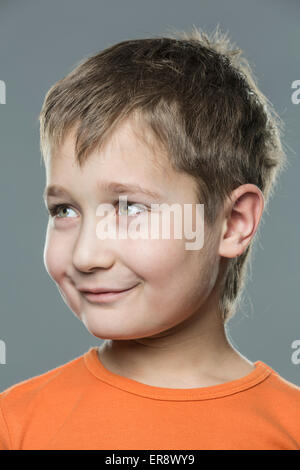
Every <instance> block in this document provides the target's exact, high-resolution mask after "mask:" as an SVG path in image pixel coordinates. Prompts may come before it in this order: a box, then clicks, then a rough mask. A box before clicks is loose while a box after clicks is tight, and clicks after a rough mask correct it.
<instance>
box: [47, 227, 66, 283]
mask: <svg viewBox="0 0 300 470" xmlns="http://www.w3.org/2000/svg"><path fill="white" fill-rule="evenodd" d="M67 257H68V250H67V249H66V246H65V244H64V243H62V241H61V240H60V239H59V237H55V235H54V233H53V232H50V231H48V232H47V235H46V241H45V246H44V255H43V258H44V265H45V268H46V270H47V272H48V274H49V276H50V277H51V278H52V279H53V280H54V281H56V282H58V281H59V280H60V278H61V277H62V275H63V274H64V272H65V269H66V267H67V263H68V259H67Z"/></svg>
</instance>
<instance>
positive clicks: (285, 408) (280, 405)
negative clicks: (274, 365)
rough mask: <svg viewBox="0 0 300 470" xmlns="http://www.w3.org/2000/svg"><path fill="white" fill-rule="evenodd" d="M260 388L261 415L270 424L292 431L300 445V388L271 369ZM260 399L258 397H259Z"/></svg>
mask: <svg viewBox="0 0 300 470" xmlns="http://www.w3.org/2000/svg"><path fill="white" fill-rule="evenodd" d="M266 367H268V368H269V370H271V373H270V375H269V376H268V377H267V378H266V380H265V381H264V382H262V384H261V385H262V387H261V388H260V392H259V393H260V400H259V403H260V405H261V406H260V405H258V408H259V413H260V414H261V416H264V417H265V419H267V420H269V421H270V422H275V421H276V422H277V423H280V425H281V427H282V429H286V430H290V431H291V434H292V435H294V436H296V437H297V439H298V440H299V443H300V387H299V386H298V385H296V384H294V383H292V382H290V381H289V380H287V379H285V378H284V377H282V376H281V375H280V374H279V373H278V372H276V371H275V370H273V369H271V368H270V366H266ZM257 398H258V397H257Z"/></svg>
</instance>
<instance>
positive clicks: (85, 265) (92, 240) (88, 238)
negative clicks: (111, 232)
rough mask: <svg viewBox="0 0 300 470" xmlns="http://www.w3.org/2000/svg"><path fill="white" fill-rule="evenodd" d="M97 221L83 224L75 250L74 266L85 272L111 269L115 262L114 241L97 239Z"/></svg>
mask: <svg viewBox="0 0 300 470" xmlns="http://www.w3.org/2000/svg"><path fill="white" fill-rule="evenodd" d="M96 228H97V221H95V219H94V220H90V221H86V223H84V224H82V226H81V230H80V232H79V234H78V237H77V239H76V242H75V245H74V249H73V253H72V255H73V260H72V261H73V265H74V267H75V268H76V269H77V270H79V271H83V272H90V271H93V270H95V269H97V268H110V267H111V266H112V265H113V264H114V262H115V251H114V250H113V245H112V243H113V240H112V239H109V238H107V239H99V237H97V231H96Z"/></svg>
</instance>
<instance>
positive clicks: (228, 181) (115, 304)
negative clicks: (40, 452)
mask: <svg viewBox="0 0 300 470" xmlns="http://www.w3.org/2000/svg"><path fill="white" fill-rule="evenodd" d="M40 126H41V150H42V154H43V157H44V163H45V168H46V179H47V185H46V190H45V200H46V204H47V207H48V210H49V222H48V227H47V235H46V242H45V250H44V263H45V267H46V269H47V271H48V273H49V275H50V277H51V278H52V279H53V280H54V282H55V283H56V285H57V287H58V289H59V291H60V293H61V295H62V297H63V299H64V301H65V302H66V304H67V305H68V306H69V307H70V309H71V310H72V311H73V313H74V314H75V315H76V317H77V318H78V319H79V320H81V321H82V322H83V323H84V325H85V327H86V328H87V329H88V330H89V331H90V333H91V334H92V335H94V336H96V337H97V338H99V339H104V340H105V341H104V342H102V344H101V346H100V347H98V348H97V347H92V348H90V349H89V351H87V352H86V353H85V354H83V355H82V356H80V357H77V358H75V359H73V360H71V361H70V362H68V363H66V364H63V365H61V366H59V367H56V368H55V369H53V370H50V371H47V372H45V373H44V374H41V375H39V376H35V377H33V378H29V379H27V380H25V381H23V382H20V383H18V384H15V385H14V386H12V387H10V388H8V389H7V390H5V391H3V392H2V393H1V394H0V405H1V416H0V448H2V449H51V450H55V449H74V450H75V449H85V450H87V449H115V450H116V449H165V450H168V449H236V450H240V449H242V450H245V449H286V450H288V449H289V450H292V449H294V450H296V449H297V450H299V449H300V388H299V387H298V386H296V385H295V384H293V383H291V382H288V381H286V380H285V379H284V378H282V377H281V376H279V375H278V373H276V372H275V371H274V370H272V369H271V367H270V366H268V365H267V364H265V363H263V362H262V361H259V360H257V361H256V362H254V363H252V362H251V361H249V360H248V359H247V358H245V357H244V356H243V355H241V354H240V353H239V352H238V351H237V350H236V349H235V348H234V347H233V346H232V345H231V344H230V341H229V340H228V338H227V336H226V331H225V325H226V322H227V321H228V319H229V318H231V317H232V316H233V315H234V314H235V311H236V309H237V305H238V299H239V298H240V296H241V292H242V289H243V287H244V283H245V273H246V266H247V263H248V264H249V260H250V251H251V250H250V249H251V248H252V246H253V241H254V235H255V233H256V231H257V229H258V225H259V222H260V219H261V216H262V213H263V210H264V207H265V206H266V204H267V202H268V199H269V198H270V194H271V190H272V188H273V187H274V185H275V181H276V178H277V177H278V175H279V172H280V170H282V169H283V168H284V167H285V163H286V156H285V153H284V152H283V150H282V146H281V142H280V132H279V120H278V119H276V116H275V113H274V112H273V111H272V108H271V106H270V105H269V104H268V103H267V100H266V98H265V97H264V95H263V94H262V93H261V92H260V91H259V90H258V88H257V86H256V84H255V82H254V80H253V78H252V76H251V70H250V67H249V65H248V64H247V62H246V61H245V59H243V58H242V57H241V51H240V50H232V48H231V47H230V44H229V41H228V39H227V38H226V36H224V35H222V34H221V33H220V32H219V31H218V30H217V31H216V32H215V33H214V34H213V35H212V36H211V37H208V36H207V35H205V34H203V33H202V32H200V31H199V30H197V29H196V28H194V30H193V31H192V32H191V33H183V34H180V33H179V34H177V36H176V34H175V35H174V37H162V38H152V39H140V40H129V41H124V42H121V43H119V44H116V45H114V46H111V47H109V48H108V49H106V50H104V51H102V52H100V53H98V54H96V55H95V56H92V57H90V58H88V59H87V60H85V61H82V62H81V63H80V64H78V66H77V67H76V68H75V69H74V70H73V71H72V72H71V73H69V74H68V75H67V76H66V77H65V78H63V79H62V80H60V81H59V82H58V83H56V84H55V85H54V86H53V87H52V88H51V89H50V90H49V92H48V93H47V95H46V98H45V101H44V104H43V108H42V110H41V114H40ZM121 196H123V197H124V196H125V201H124V199H122V198H121ZM127 197H128V200H127ZM124 202H125V214H124V212H122V207H123V210H124V205H122V204H123V203H124ZM174 203H175V204H177V207H179V208H181V209H183V215H184V216H185V219H184V221H186V220H188V222H193V224H192V225H194V218H193V217H192V218H191V217H188V216H187V213H186V212H185V210H184V209H185V207H186V205H189V204H192V205H193V207H196V208H197V207H202V206H201V204H202V205H203V207H204V226H205V230H204V233H205V237H204V243H203V245H202V246H201V248H200V249H196V250H195V249H192V250H191V249H186V238H187V237H186V236H185V235H186V232H185V233H184V235H183V236H182V237H178V238H176V237H172V236H170V237H169V238H167V237H166V238H163V237H162V236H160V237H158V238H155V237H151V236H150V233H152V232H150V225H151V227H153V228H155V226H156V223H157V221H158V222H161V221H162V219H163V216H165V214H166V212H167V209H165V208H166V207H167V208H169V207H170V206H171V205H172V204H174ZM197 204H200V206H198V205H197ZM104 206H105V208H107V207H108V208H110V210H108V215H106V216H104V218H102V219H101V222H105V223H108V226H107V227H108V228H109V229H112V228H113V227H117V228H118V229H119V230H120V231H119V232H118V236H115V235H116V232H113V231H109V232H108V234H109V236H104V235H105V230H104V228H103V227H104V226H103V225H99V221H100V217H101V216H103V215H104V211H102V209H103V208H104ZM99 207H100V210H99ZM200 212H201V211H200ZM196 213H197V211H196ZM99 216H100V217H99ZM152 216H153V217H152ZM154 216H156V219H154ZM150 217H151V221H150ZM196 217H197V216H196ZM178 220H179V219H177V218H176V216H174V219H173V222H170V228H171V229H172V230H173V229H174V228H175V225H176V223H177V221H178ZM149 221H150V222H151V224H150V225H148V222H149ZM129 224H130V226H132V227H135V228H136V226H135V224H137V225H139V226H140V227H142V229H143V230H142V232H143V233H144V235H145V234H146V235H148V237H144V238H142V237H133V236H131V237H130V236H127V237H126V236H124V234H125V235H129ZM181 224H182V222H181V219H180V222H179V223H178V225H177V227H180V226H181ZM203 228H204V227H203ZM201 230H202V228H200V229H199V228H197V232H201ZM113 233H114V235H113ZM120 233H123V236H120ZM130 233H131V234H133V233H134V230H131V232H130ZM204 233H203V234H204ZM106 235H107V233H106Z"/></svg>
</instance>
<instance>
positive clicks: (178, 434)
mask: <svg viewBox="0 0 300 470" xmlns="http://www.w3.org/2000/svg"><path fill="white" fill-rule="evenodd" d="M254 364H255V369H253V370H252V371H251V372H250V373H249V374H248V375H246V376H244V377H242V378H240V379H237V380H233V381H230V382H226V383H223V384H219V385H213V386H210V387H200V388H190V389H172V388H164V387H155V386H152V385H146V384H143V383H141V382H137V381H135V380H132V379H129V378H127V377H122V376H120V375H118V374H115V373H113V372H111V371H109V370H108V369H106V368H105V367H104V366H103V364H102V363H101V361H100V359H99V357H98V354H97V348H96V347H90V349H89V350H88V351H87V352H86V353H85V354H83V355H82V356H79V357H76V358H75V359H73V360H71V361H69V362H67V363H66V364H63V365H60V366H59V367H56V368H55V369H52V370H50V371H47V372H45V373H43V374H41V375H38V376H35V377H32V378H29V379H27V380H24V381H22V382H19V383H17V384H15V385H12V386H11V387H9V388H7V389H6V390H4V391H3V392H1V393H0V449H2V450H30V449H31V450H39V449H42V450H56V449H60V450H70V449H71V450H95V449H105V450H112V449H113V450H127V449H130V450H135V449H143V450H149V449H150V450H171V449H189V450H192V449H195V450H196V449H199V450H201V449H204V450H209V449H214V450H216V449H234V450H239V449H241V450H246V449H251V450H254V449H260V450H271V449H272V450H275V449H277V450H300V387H298V386H297V385H295V384H293V383H291V382H288V381H287V380H285V379H284V378H282V377H281V376H279V374H278V373H277V372H275V371H274V370H272V369H271V367H270V366H268V365H267V364H265V363H264V362H262V361H256V362H255V363H254Z"/></svg>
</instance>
